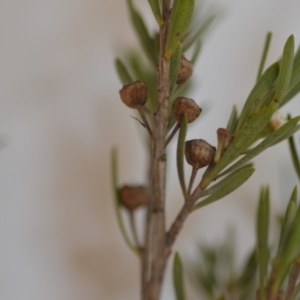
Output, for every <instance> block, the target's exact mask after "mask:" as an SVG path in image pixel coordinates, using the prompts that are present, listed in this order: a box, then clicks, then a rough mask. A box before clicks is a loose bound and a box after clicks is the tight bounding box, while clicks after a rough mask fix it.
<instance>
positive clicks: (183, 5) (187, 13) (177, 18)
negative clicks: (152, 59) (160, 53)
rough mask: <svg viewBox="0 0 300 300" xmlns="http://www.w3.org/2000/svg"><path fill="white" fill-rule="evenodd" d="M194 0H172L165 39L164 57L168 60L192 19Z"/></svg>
mask: <svg viewBox="0 0 300 300" xmlns="http://www.w3.org/2000/svg"><path fill="white" fill-rule="evenodd" d="M194 2H195V0H174V3H173V8H172V16H171V25H170V31H169V35H168V39H167V44H166V49H165V58H166V59H167V60H169V59H170V58H171V56H172V54H173V53H174V51H175V49H176V47H177V44H178V42H180V40H181V39H182V37H183V35H184V34H185V32H186V30H187V29H188V27H189V24H190V22H191V19H192V14H193V11H194V5H195V3H194Z"/></svg>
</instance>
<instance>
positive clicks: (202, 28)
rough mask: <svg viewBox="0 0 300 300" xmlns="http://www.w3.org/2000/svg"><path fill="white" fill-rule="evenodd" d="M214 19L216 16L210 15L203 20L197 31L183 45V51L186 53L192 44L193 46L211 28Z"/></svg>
mask: <svg viewBox="0 0 300 300" xmlns="http://www.w3.org/2000/svg"><path fill="white" fill-rule="evenodd" d="M215 19H216V15H210V16H208V17H207V18H206V20H204V22H203V23H202V24H201V25H200V26H199V28H198V30H197V31H196V32H195V34H194V35H192V36H191V37H190V38H189V39H187V40H186V41H185V42H184V44H183V51H184V52H186V51H187V50H188V49H189V48H190V47H191V46H192V45H193V44H195V43H196V42H197V41H199V39H200V38H201V36H202V35H203V34H204V33H205V32H206V31H207V29H208V28H209V27H210V26H211V24H212V23H213V21H214V20H215Z"/></svg>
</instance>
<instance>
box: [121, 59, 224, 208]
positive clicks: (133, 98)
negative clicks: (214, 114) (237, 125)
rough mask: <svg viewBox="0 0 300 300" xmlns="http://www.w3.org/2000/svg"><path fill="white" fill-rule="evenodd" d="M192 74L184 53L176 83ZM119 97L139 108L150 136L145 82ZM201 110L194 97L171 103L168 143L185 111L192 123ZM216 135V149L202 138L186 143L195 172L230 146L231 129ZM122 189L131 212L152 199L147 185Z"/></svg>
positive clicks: (126, 88)
mask: <svg viewBox="0 0 300 300" xmlns="http://www.w3.org/2000/svg"><path fill="white" fill-rule="evenodd" d="M192 73H193V66H192V64H191V62H189V61H188V60H187V59H186V58H185V57H184V56H182V58H181V64H180V69H179V72H178V76H177V80H176V83H177V84H183V83H185V82H186V81H187V80H188V79H189V78H190V77H191V75H192ZM120 97H121V100H122V101H123V103H124V104H125V105H126V106H128V107H130V108H132V109H137V110H138V112H139V113H140V115H141V117H142V120H143V122H144V123H143V125H144V126H145V127H146V128H147V129H148V132H149V134H150V135H151V128H150V126H149V124H148V121H147V118H146V116H145V114H144V105H145V104H146V102H147V98H148V94H147V86H146V84H145V83H144V82H143V81H141V80H137V81H135V82H132V83H129V84H125V85H124V86H123V87H122V89H121V90H120ZM201 112H202V109H201V108H200V107H199V106H198V105H197V103H196V102H195V101H194V100H193V99H190V98H186V97H177V98H176V99H175V101H174V102H173V105H172V117H173V119H174V120H175V121H176V125H175V126H174V129H173V131H172V133H171V134H170V135H169V137H168V139H167V141H166V145H167V144H168V142H169V141H170V140H171V139H172V137H173V136H174V134H175V133H176V131H177V130H178V129H179V128H180V124H181V121H182V118H183V116H184V114H186V117H187V122H188V123H191V122H193V121H195V120H196V119H197V118H198V117H199V116H200V114H201ZM217 135H218V147H217V149H216V148H215V147H214V146H212V145H210V144H209V143H207V142H206V141H205V140H202V139H194V140H189V141H186V142H185V158H186V161H187V162H188V163H189V164H190V165H191V166H192V167H193V171H197V170H199V169H200V168H203V167H206V166H208V165H211V164H214V163H216V162H217V161H218V160H219V159H220V157H221V155H222V153H223V152H224V150H225V148H226V147H227V146H228V145H226V142H225V141H228V140H229V132H228V130H227V129H224V128H219V129H218V130H217ZM119 192H120V201H121V203H122V205H123V206H124V207H125V208H127V209H128V210H129V211H133V210H135V209H137V208H138V207H141V206H144V205H147V203H148V201H149V191H148V188H146V187H144V186H134V185H130V186H129V185H125V186H123V187H121V188H120V189H119Z"/></svg>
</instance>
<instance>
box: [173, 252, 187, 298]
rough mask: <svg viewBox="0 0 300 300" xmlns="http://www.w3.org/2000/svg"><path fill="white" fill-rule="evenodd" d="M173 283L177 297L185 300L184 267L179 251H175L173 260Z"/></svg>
mask: <svg viewBox="0 0 300 300" xmlns="http://www.w3.org/2000/svg"><path fill="white" fill-rule="evenodd" d="M173 285H174V289H175V294H176V299H177V300H184V299H185V292H184V283H183V267H182V262H181V258H180V255H179V253H178V252H176V253H175V255H174V261H173Z"/></svg>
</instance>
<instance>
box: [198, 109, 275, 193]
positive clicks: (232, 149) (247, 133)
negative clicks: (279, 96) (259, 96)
mask: <svg viewBox="0 0 300 300" xmlns="http://www.w3.org/2000/svg"><path fill="white" fill-rule="evenodd" d="M274 111H275V109H274V108H273V107H264V108H263V109H262V110H261V111H260V112H259V113H258V114H257V115H254V116H253V117H252V118H251V119H250V120H249V121H248V122H247V123H246V124H245V125H244V126H243V128H242V129H241V130H240V132H239V134H238V135H237V136H236V137H235V138H234V140H233V141H232V143H231V144H230V146H229V147H228V149H227V150H226V152H225V153H224V155H223V156H222V157H221V159H220V161H219V162H218V163H217V165H216V166H215V167H214V168H213V169H212V171H211V172H210V173H209V174H208V175H207V176H206V177H204V178H203V180H202V182H201V183H200V188H202V189H204V188H206V187H207V186H208V184H210V182H211V181H212V180H214V178H215V177H216V176H217V175H218V174H219V173H220V172H221V171H222V170H223V169H224V168H225V167H226V166H228V165H229V164H230V163H232V162H233V161H234V160H235V159H236V158H237V157H238V156H239V155H240V154H241V153H243V152H244V151H245V150H247V149H248V147H249V146H250V145H251V144H252V143H253V142H254V141H255V139H256V137H257V135H258V134H259V133H260V132H261V130H262V129H263V128H264V127H265V126H266V125H267V123H268V122H269V120H270V119H271V117H272V115H273V113H274Z"/></svg>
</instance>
